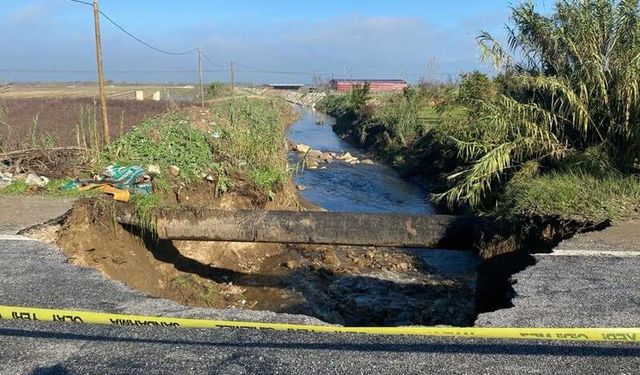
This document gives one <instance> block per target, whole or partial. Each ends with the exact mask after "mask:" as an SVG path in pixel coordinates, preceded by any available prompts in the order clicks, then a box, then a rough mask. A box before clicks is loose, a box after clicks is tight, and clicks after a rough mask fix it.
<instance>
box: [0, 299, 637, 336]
mask: <svg viewBox="0 0 640 375" xmlns="http://www.w3.org/2000/svg"><path fill="white" fill-rule="evenodd" d="M0 319H13V320H30V321H47V322H60V323H84V324H105V325H115V326H150V327H180V328H235V329H255V330H273V331H290V332H314V333H359V334H372V335H412V336H440V337H470V338H489V339H530V340H564V341H623V342H640V328H489V327H470V328H457V327H416V326H412V327H342V326H321V325H306V324H286V323H262V322H240V321H227V320H211V319H189V318H171V317H157V316H143V315H128V314H111V313H99V312H90V311H73V310H60V309H40V308H31V307H16V306H0Z"/></svg>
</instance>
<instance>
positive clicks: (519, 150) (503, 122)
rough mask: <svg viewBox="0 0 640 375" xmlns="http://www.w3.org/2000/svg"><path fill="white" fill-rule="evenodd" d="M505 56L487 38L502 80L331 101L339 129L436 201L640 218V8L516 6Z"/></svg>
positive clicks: (583, 2)
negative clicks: (422, 182)
mask: <svg viewBox="0 0 640 375" xmlns="http://www.w3.org/2000/svg"><path fill="white" fill-rule="evenodd" d="M511 23H512V25H511V26H510V27H509V28H508V30H507V31H508V46H509V48H508V49H505V48H503V47H502V46H500V45H499V44H498V43H497V42H496V41H495V40H494V39H493V38H492V37H491V36H490V35H489V34H486V33H483V34H482V35H481V36H479V37H478V42H479V44H480V46H481V49H482V52H483V56H484V58H485V59H489V60H491V61H493V62H494V64H495V66H496V67H497V68H498V71H499V74H498V75H497V76H496V77H495V78H490V77H488V76H486V75H484V74H481V73H479V72H472V73H469V74H463V75H461V81H460V84H459V85H457V86H456V85H451V84H438V83H435V82H424V83H421V84H419V85H418V86H417V87H414V88H411V89H407V90H405V92H404V93H402V94H387V95H376V96H373V97H372V98H370V99H369V100H368V101H367V103H366V105H364V106H362V105H360V106H358V105H356V104H355V103H354V101H353V98H352V97H353V95H351V96H349V95H330V96H328V97H327V98H325V99H324V100H323V102H322V103H321V104H320V107H321V108H322V109H323V110H325V111H327V112H328V113H330V114H332V115H335V116H337V117H338V118H339V121H338V124H337V125H336V127H335V129H336V131H337V132H338V133H340V134H342V135H344V136H346V137H347V138H348V139H350V140H351V141H353V142H356V143H359V144H360V145H361V146H363V147H365V148H368V149H370V150H372V151H374V152H375V153H376V154H377V156H378V157H380V158H382V159H384V160H386V161H387V162H389V163H391V164H392V165H393V166H395V167H397V168H398V169H400V170H401V171H402V172H404V173H407V174H421V175H425V176H427V177H429V180H430V188H431V190H432V191H434V192H436V194H434V195H433V198H434V200H435V201H436V202H442V203H446V205H447V206H448V207H449V208H451V209H471V210H473V211H475V212H484V213H492V214H499V215H517V214H543V215H564V216H571V217H578V216H581V217H583V218H589V219H593V220H595V219H604V218H613V217H635V216H637V212H638V211H637V210H638V203H637V202H638V191H639V189H640V187H639V183H640V182H639V177H638V170H639V167H640V127H639V126H638V121H640V92H639V90H640V89H639V88H638V87H639V86H640V82H639V80H640V43H638V41H640V10H639V5H638V1H637V0H630V1H614V0H568V1H561V2H558V3H557V5H556V8H555V11H554V12H553V13H552V14H550V15H543V14H541V13H538V12H537V10H536V8H535V6H534V4H533V2H524V3H522V4H520V5H516V6H514V7H512V15H511Z"/></svg>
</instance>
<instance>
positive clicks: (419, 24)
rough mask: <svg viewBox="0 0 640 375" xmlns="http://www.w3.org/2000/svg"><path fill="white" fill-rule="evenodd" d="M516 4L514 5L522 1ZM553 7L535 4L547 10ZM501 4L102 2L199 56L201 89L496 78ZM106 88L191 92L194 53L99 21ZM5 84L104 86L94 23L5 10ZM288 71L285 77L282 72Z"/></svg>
mask: <svg viewBox="0 0 640 375" xmlns="http://www.w3.org/2000/svg"><path fill="white" fill-rule="evenodd" d="M514 1H516V2H517V0H514ZM549 2H550V0H537V1H536V5H537V6H539V7H540V8H541V9H542V10H543V11H544V10H545V9H547V8H548V7H549V5H548V4H546V3H549ZM512 3H513V2H512V1H501V0H449V1H439V0H422V1H420V0H322V1H316V0H306V1H305V0H190V1H175V0H172V1H168V0H100V9H101V10H102V11H103V12H104V13H105V14H106V15H108V16H109V17H110V18H111V19H113V20H114V21H116V22H117V23H119V24H120V25H121V26H123V27H124V28H125V29H127V30H128V31H129V32H131V33H133V34H135V35H136V36H137V37H139V38H140V39H142V40H144V41H146V42H148V43H149V44H152V45H153V46H156V47H158V48H160V49H163V50H167V51H172V52H182V51H188V50H191V49H193V48H195V47H196V46H198V45H199V46H200V47H201V48H202V50H203V52H204V54H205V55H206V56H207V57H208V58H209V59H208V60H206V59H205V60H204V61H203V67H204V69H205V73H204V75H205V80H206V81H215V80H222V81H224V80H228V77H229V73H228V70H229V64H230V62H231V61H233V62H234V64H235V68H236V79H237V81H239V82H254V83H309V82H311V81H312V80H313V76H314V74H316V75H320V77H321V78H323V79H329V78H349V77H351V78H402V79H406V80H408V81H412V82H413V81H416V80H419V79H421V78H430V79H433V78H437V79H441V80H446V79H454V80H455V79H456V78H457V77H458V76H459V74H460V73H461V72H463V71H471V70H475V69H477V70H481V71H485V72H488V73H490V72H491V67H490V66H489V65H487V64H483V63H481V62H480V59H479V52H478V48H477V46H476V42H475V36H477V35H478V33H479V32H480V31H481V30H484V31H488V32H490V33H492V34H494V35H495V36H496V37H498V38H501V37H503V35H504V26H505V23H507V22H508V17H509V9H508V7H509V5H510V4H512ZM101 29H102V43H103V49H104V67H105V74H106V78H107V79H110V80H114V81H131V82H164V83H183V82H195V81H196V80H197V78H198V76H197V67H198V66H197V54H196V53H191V54H188V55H184V56H174V55H166V54H162V53H158V52H156V51H154V50H152V49H149V48H147V47H145V46H144V45H141V44H140V43H138V42H137V41H135V40H133V39H131V38H130V37H129V36H127V35H126V34H124V33H123V32H122V31H120V30H118V29H117V28H116V27H114V26H113V25H112V24H110V23H109V22H108V21H107V20H105V19H102V20H101ZM0 51H2V52H1V54H0V56H1V57H0V82H7V81H72V80H75V81H89V80H91V81H92V80H95V79H96V78H95V77H96V73H95V69H96V62H95V44H94V32H93V12H92V9H91V7H90V6H87V5H83V4H78V3H74V2H71V1H69V0H3V1H2V2H0ZM282 72H286V73H282Z"/></svg>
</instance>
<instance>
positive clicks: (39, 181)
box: [24, 173, 49, 187]
mask: <svg viewBox="0 0 640 375" xmlns="http://www.w3.org/2000/svg"><path fill="white" fill-rule="evenodd" d="M24 182H25V183H26V184H27V185H29V186H39V187H44V186H46V185H47V184H48V183H49V179H48V178H46V177H44V176H38V175H37V174H33V173H29V175H28V176H27V178H26V179H25V180H24Z"/></svg>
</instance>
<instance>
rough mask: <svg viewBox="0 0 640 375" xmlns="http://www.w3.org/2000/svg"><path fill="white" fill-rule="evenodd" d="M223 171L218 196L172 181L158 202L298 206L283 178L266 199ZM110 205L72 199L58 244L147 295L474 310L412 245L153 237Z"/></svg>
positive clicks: (404, 315)
mask: <svg viewBox="0 0 640 375" xmlns="http://www.w3.org/2000/svg"><path fill="white" fill-rule="evenodd" d="M188 113H189V114H190V116H191V118H192V122H195V123H196V124H199V123H202V124H204V122H202V121H199V119H198V116H200V115H202V116H208V114H207V111H200V110H195V109H192V110H189V112H188ZM194 116H195V117H194ZM283 150H284V142H283ZM282 157H283V159H284V158H285V154H284V151H283V154H282ZM230 177H231V179H232V180H233V183H232V184H231V188H230V189H229V190H228V191H226V192H225V194H223V195H222V196H217V195H216V192H215V187H214V184H208V183H202V184H192V185H189V186H184V185H179V184H176V185H175V186H173V189H172V191H171V192H170V193H169V194H168V195H167V196H166V197H165V200H166V201H167V202H170V203H171V204H176V205H179V206H180V207H183V208H184V207H190V208H191V209H198V208H226V209H241V208H248V209H280V210H282V209H293V210H298V209H301V208H302V206H303V204H302V203H301V202H300V200H299V199H297V197H296V191H295V188H294V187H293V184H292V182H291V181H287V182H285V183H283V186H282V187H281V189H280V190H279V191H278V193H277V194H276V195H275V197H273V196H272V197H271V198H270V197H269V196H267V195H266V194H265V193H264V192H263V191H262V190H260V189H259V188H257V187H256V186H255V185H253V184H252V183H251V182H250V181H249V180H248V179H246V178H244V177H243V176H242V175H231V176H230ZM114 204H115V203H112V202H110V201H104V200H95V199H92V200H83V201H79V202H78V203H76V206H75V208H74V210H73V211H72V212H71V213H70V215H69V216H68V217H67V218H66V219H65V220H64V222H63V223H62V225H61V227H60V228H59V229H58V240H57V244H58V245H59V247H60V248H62V249H63V251H64V252H65V254H66V255H67V256H68V257H69V259H70V261H71V262H73V263H74V264H78V265H80V266H88V267H93V268H96V269H98V270H99V271H100V272H102V273H103V274H104V275H106V276H107V277H110V278H113V279H116V280H120V281H123V282H124V283H126V284H127V285H129V286H130V287H132V288H134V289H137V290H141V291H143V292H146V293H149V294H150V295H153V296H157V297H164V298H169V299H173V300H176V301H179V302H181V303H183V304H187V305H194V306H210V307H215V308H232V307H236V308H248V309H260V310H271V311H275V312H288V313H300V314H306V315H313V316H316V317H319V318H321V319H323V320H325V321H327V322H332V323H339V324H347V325H410V324H422V325H434V324H449V325H469V324H471V323H472V322H473V319H474V317H475V306H474V296H473V290H471V289H470V287H469V286H467V284H466V283H464V282H462V281H457V280H451V279H448V278H446V277H443V276H441V275H440V274H439V273H438V272H436V270H434V269H432V268H430V267H429V266H428V265H426V264H425V263H424V262H423V261H422V260H421V259H420V258H419V257H418V256H417V255H416V253H412V252H408V251H403V250H398V249H387V248H362V247H342V246H341V247H336V246H311V245H296V246H293V245H277V244H246V243H229V242H190V241H159V240H157V239H155V238H153V237H152V236H151V234H150V233H143V232H141V231H140V230H139V229H138V228H133V227H123V226H121V225H119V224H117V223H115V221H114V213H113V212H114V211H113V205H114Z"/></svg>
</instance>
